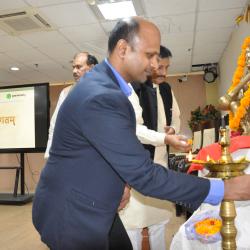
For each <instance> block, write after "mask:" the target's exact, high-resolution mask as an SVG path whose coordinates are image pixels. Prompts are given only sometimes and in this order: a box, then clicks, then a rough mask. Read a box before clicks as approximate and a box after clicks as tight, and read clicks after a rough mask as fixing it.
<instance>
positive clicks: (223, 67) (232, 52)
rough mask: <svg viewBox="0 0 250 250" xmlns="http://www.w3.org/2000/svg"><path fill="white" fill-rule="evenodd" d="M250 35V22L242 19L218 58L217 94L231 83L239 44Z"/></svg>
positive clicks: (238, 52)
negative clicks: (218, 80) (218, 79)
mask: <svg viewBox="0 0 250 250" xmlns="http://www.w3.org/2000/svg"><path fill="white" fill-rule="evenodd" d="M247 36H250V23H246V22H245V21H242V22H241V23H240V25H239V26H238V27H236V28H235V30H234V32H233V33H232V36H231V39H230V42H229V43H228V45H227V47H226V49H225V51H224V53H223V56H222V58H221V60H220V63H219V67H220V83H219V84H218V92H219V96H222V95H224V94H225V93H226V91H227V89H228V88H229V87H230V85H231V83H232V77H233V74H234V71H235V70H236V67H237V60H238V57H239V55H240V53H241V45H242V43H243V41H244V39H245V37H247Z"/></svg>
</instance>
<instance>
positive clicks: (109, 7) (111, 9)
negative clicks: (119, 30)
mask: <svg viewBox="0 0 250 250" xmlns="http://www.w3.org/2000/svg"><path fill="white" fill-rule="evenodd" d="M97 7H98V8H99V10H100V11H101V13H102V15H103V16H104V18H105V19H107V20H115V19H118V18H125V17H131V16H136V12H135V8H134V5H133V3H132V1H123V2H114V3H104V4H98V5H97Z"/></svg>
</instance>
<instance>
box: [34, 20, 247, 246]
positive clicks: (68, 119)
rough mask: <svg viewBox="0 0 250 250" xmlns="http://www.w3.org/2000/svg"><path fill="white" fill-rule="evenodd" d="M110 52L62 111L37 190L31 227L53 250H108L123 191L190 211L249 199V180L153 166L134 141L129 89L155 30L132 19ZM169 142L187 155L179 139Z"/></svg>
mask: <svg viewBox="0 0 250 250" xmlns="http://www.w3.org/2000/svg"><path fill="white" fill-rule="evenodd" d="M108 47H109V57H108V59H106V60H105V61H103V62H102V63H100V64H99V65H97V66H96V67H95V68H94V69H93V70H92V71H91V72H89V73H86V74H85V76H84V77H82V78H81V80H80V82H79V83H78V84H77V85H76V86H75V87H74V89H73V90H72V91H71V92H70V93H69V95H68V97H67V98H66V100H65V101H64V103H63V104H62V106H61V109H60V110H59V113H58V117H57V121H56V125H55V131H54V137H53V142H52V147H51V150H50V157H49V159H48V161H47V163H46V166H45V168H44V170H43V172H42V174H41V178H40V181H39V183H38V186H37V190H36V194H35V198H34V203H33V223H34V225H35V227H36V229H37V230H38V232H39V233H40V235H41V239H42V241H44V242H45V243H46V244H47V245H48V246H49V247H50V248H51V249H56V250H57V249H58V250H66V249H67V250H77V249H86V250H107V249H109V241H108V235H109V232H110V228H111V226H112V223H113V221H114V218H115V216H117V208H118V206H119V203H120V200H121V197H122V194H123V190H124V187H125V185H126V184H128V185H130V186H131V187H133V188H134V189H136V190H138V191H139V192H141V193H143V194H144V195H148V196H152V197H156V198H159V199H167V200H170V201H176V202H179V203H182V204H184V205H186V206H190V207H193V208H197V207H198V206H199V205H200V204H201V203H202V202H204V201H205V202H209V203H211V204H218V203H219V202H220V201H221V200H222V198H223V197H225V198H226V199H236V200H237V199H249V198H250V193H249V192H248V190H249V189H250V176H241V177H236V178H233V179H231V180H227V181H225V184H224V182H222V181H215V180H213V181H209V180H208V179H203V178H198V177H194V176H189V175H184V174H179V173H176V172H173V171H170V170H166V169H165V168H164V167H162V166H160V165H157V164H154V163H153V162H152V160H151V159H150V155H149V153H148V152H147V151H146V150H145V149H144V148H143V146H142V145H141V143H140V142H139V141H138V139H137V137H136V135H135V128H136V123H135V114H134V111H133V107H132V105H131V104H130V102H129V100H128V98H127V96H128V95H129V94H130V91H131V89H130V88H129V87H128V85H127V83H128V82H132V81H140V82H144V81H145V80H146V78H147V76H148V75H150V74H151V69H152V66H154V67H157V64H158V54H159V50H160V32H159V30H158V28H157V27H156V26H155V25H154V24H153V23H151V22H149V21H146V20H144V19H142V18H138V17H134V18H131V19H126V20H122V21H120V22H118V24H117V25H116V26H115V28H114V30H113V31H112V32H111V34H110V37H109V44H108ZM168 141H169V142H171V143H172V144H173V143H175V144H176V145H178V146H179V148H181V147H182V148H183V149H187V148H188V146H187V143H186V141H185V140H184V139H183V138H182V137H179V136H177V135H176V136H174V135H170V136H169V138H168ZM121 234H123V235H125V234H126V232H125V230H122V229H121Z"/></svg>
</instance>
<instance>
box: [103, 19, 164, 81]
mask: <svg viewBox="0 0 250 250" xmlns="http://www.w3.org/2000/svg"><path fill="white" fill-rule="evenodd" d="M160 40H161V37H160V31H159V29H158V28H157V27H156V26H155V25H154V24H153V23H151V22H149V21H147V20H145V19H143V18H140V17H133V18H130V19H124V20H121V21H119V22H118V23H117V24H116V26H115V27H114V29H113V30H112V32H111V33H110V37H109V42H108V49H109V60H110V61H111V63H112V65H113V66H114V67H115V68H116V70H118V72H119V73H120V74H121V75H122V76H123V78H124V79H125V80H126V81H127V82H131V81H139V82H140V81H142V82H144V81H145V80H146V78H147V76H148V75H150V74H151V68H152V66H154V67H157V63H158V54H159V51H160Z"/></svg>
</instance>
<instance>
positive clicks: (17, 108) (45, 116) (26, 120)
mask: <svg viewBox="0 0 250 250" xmlns="http://www.w3.org/2000/svg"><path fill="white" fill-rule="evenodd" d="M48 128H49V84H48V83H39V84H31V85H22V86H8V87H0V152H1V153H8V152H10V153H11V152H13V153H15V152H16V153H19V152H44V151H45V148H46V145H47V140H48Z"/></svg>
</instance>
